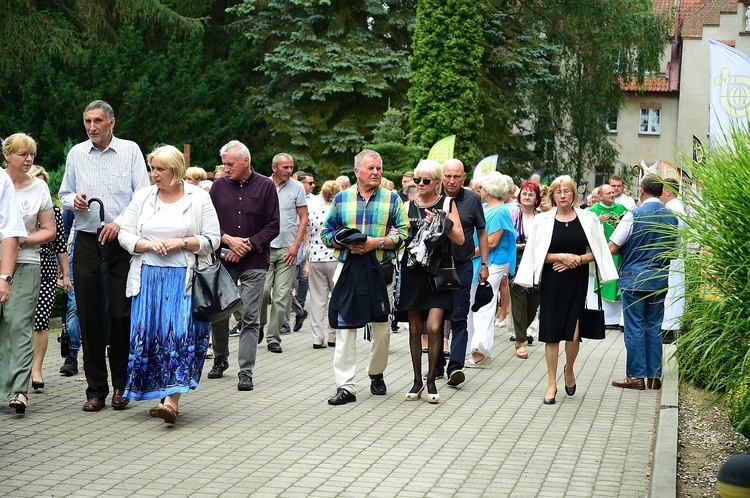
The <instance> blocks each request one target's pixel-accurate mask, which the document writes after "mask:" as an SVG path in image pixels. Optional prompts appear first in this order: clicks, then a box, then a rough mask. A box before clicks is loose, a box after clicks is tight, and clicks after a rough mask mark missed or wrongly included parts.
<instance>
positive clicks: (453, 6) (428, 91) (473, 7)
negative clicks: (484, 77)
mask: <svg viewBox="0 0 750 498" xmlns="http://www.w3.org/2000/svg"><path fill="white" fill-rule="evenodd" d="M481 40H482V16H481V14H480V10H479V6H478V3H477V2H476V1H474V0H448V1H447V2H443V1H438V0H423V1H420V2H419V5H418V8H417V22H416V26H415V28H414V44H413V54H412V56H411V58H410V59H409V62H410V64H411V67H412V70H413V71H414V76H413V77H412V81H411V88H409V94H408V95H409V102H410V104H411V107H412V111H411V114H410V116H409V119H410V122H411V130H412V137H411V143H412V144H413V145H421V146H423V147H431V146H432V145H433V144H434V143H435V142H437V141H438V140H440V139H441V138H443V137H446V136H448V135H456V146H455V152H454V155H455V156H456V157H458V158H460V159H462V160H466V159H467V157H469V155H470V152H471V151H472V145H473V142H474V139H475V137H476V136H477V134H478V133H479V130H481V128H482V123H483V118H482V115H481V114H480V113H479V112H478V111H479V96H478V91H479V90H478V83H477V81H478V79H479V74H480V70H481V66H480V61H481V57H482V53H483V46H482V44H481V43H480V42H481ZM472 155H473V154H472Z"/></svg>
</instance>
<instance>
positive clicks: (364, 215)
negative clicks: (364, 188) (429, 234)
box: [320, 185, 409, 263]
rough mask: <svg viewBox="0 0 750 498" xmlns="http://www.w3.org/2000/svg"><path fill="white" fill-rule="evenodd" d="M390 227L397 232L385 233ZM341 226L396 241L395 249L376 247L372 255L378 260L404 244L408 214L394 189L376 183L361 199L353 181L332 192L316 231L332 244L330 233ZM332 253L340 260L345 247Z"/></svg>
mask: <svg viewBox="0 0 750 498" xmlns="http://www.w3.org/2000/svg"><path fill="white" fill-rule="evenodd" d="M391 227H393V228H395V229H396V230H397V233H394V234H389V232H390V230H391ZM341 228H357V229H359V231H360V232H362V233H363V234H365V235H367V236H369V237H375V238H379V237H388V238H389V239H391V240H392V241H393V242H394V243H395V244H396V249H395V250H393V249H376V250H375V257H376V258H377V259H378V261H379V262H381V263H382V262H384V261H391V260H393V259H395V258H396V251H397V250H398V249H399V248H400V247H401V246H403V245H404V241H405V240H406V238H407V237H408V235H409V217H408V215H407V214H406V209H405V208H404V203H403V202H402V201H401V198H400V197H399V196H398V194H397V193H396V192H393V191H391V190H388V189H385V188H381V187H378V188H376V189H375V191H374V192H373V193H372V195H371V196H370V199H369V200H365V199H364V197H362V195H360V193H359V189H358V188H357V186H356V185H354V186H353V187H350V188H349V189H347V190H344V191H343V192H339V193H338V194H336V197H334V198H333V203H332V204H331V211H330V212H329V213H328V217H327V218H326V220H325V223H324V224H323V228H322V229H321V231H320V239H321V240H322V241H323V243H324V244H325V245H327V246H328V247H333V237H334V235H336V231H337V230H339V229H341ZM333 255H334V256H335V257H336V258H337V259H338V260H339V261H344V260H345V259H346V256H347V249H345V248H341V249H336V250H335V251H334V253H333Z"/></svg>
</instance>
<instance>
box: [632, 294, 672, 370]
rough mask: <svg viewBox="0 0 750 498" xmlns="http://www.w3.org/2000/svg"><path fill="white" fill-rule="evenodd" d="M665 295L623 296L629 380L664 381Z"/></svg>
mask: <svg viewBox="0 0 750 498" xmlns="http://www.w3.org/2000/svg"><path fill="white" fill-rule="evenodd" d="M665 296H666V292H665V291H662V292H658V293H657V292H654V291H629V290H626V291H624V292H623V293H622V314H623V321H624V324H625V328H624V334H625V349H626V350H627V352H628V358H627V363H626V365H627V366H626V375H627V376H628V377H632V378H641V379H643V378H648V379H656V378H661V366H662V365H661V361H662V341H661V322H662V319H663V317H664V297H665Z"/></svg>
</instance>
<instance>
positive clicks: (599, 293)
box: [594, 258, 602, 311]
mask: <svg viewBox="0 0 750 498" xmlns="http://www.w3.org/2000/svg"><path fill="white" fill-rule="evenodd" d="M594 271H595V272H596V281H597V282H598V283H599V285H598V286H595V287H596V288H595V289H594V292H595V293H596V295H597V296H598V297H599V311H601V310H602V279H601V277H600V276H599V265H598V264H596V258H594Z"/></svg>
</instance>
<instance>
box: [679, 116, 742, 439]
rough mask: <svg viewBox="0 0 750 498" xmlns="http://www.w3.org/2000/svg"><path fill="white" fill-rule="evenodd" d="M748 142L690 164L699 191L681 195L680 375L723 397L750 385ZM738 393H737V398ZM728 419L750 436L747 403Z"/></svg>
mask: <svg viewBox="0 0 750 498" xmlns="http://www.w3.org/2000/svg"><path fill="white" fill-rule="evenodd" d="M749 140H750V136H748V134H747V132H737V131H735V132H734V143H735V144H737V147H736V148H735V149H734V150H732V149H729V148H724V149H719V150H713V151H711V152H710V153H709V154H708V156H707V161H706V163H705V164H703V165H701V164H694V165H693V167H692V170H693V174H694V177H695V178H696V179H697V181H698V183H699V185H700V188H687V189H684V191H683V193H684V195H685V196H686V198H687V199H688V200H689V201H690V200H692V201H693V202H690V206H691V209H692V213H691V216H690V217H689V218H687V219H686V224H687V227H686V229H685V230H684V233H683V237H684V241H685V245H686V247H687V248H689V250H688V251H686V255H685V267H686V269H687V271H686V273H685V283H686V296H687V298H688V302H687V304H686V306H685V312H684V315H683V321H682V329H683V330H682V332H681V334H680V336H679V337H678V340H677V352H676V355H677V359H678V361H679V364H680V370H681V375H682V376H683V377H684V378H685V379H686V380H687V381H688V382H695V383H697V384H699V385H701V386H705V387H706V388H708V389H710V390H713V391H715V392H717V393H719V394H720V395H723V394H724V393H727V392H731V391H735V392H742V391H741V389H742V386H743V383H744V382H746V381H747V379H748V378H750V362H748V359H749V358H750V340H749V337H748V330H750V307H748V306H747V303H748V302H750V285H749V282H750V220H748V218H747V216H744V213H745V211H746V210H747V205H748V202H750V193H748V191H747V190H746V189H743V188H738V185H746V184H747V182H750V150H748V148H747V147H746V146H745V145H744V144H747V143H748V141H749ZM738 390H740V391H738ZM735 404H736V405H737V406H741V407H744V408H742V410H741V413H739V414H735V415H733V417H734V420H735V421H736V424H737V429H738V430H739V431H740V432H748V431H750V410H748V405H750V402H748V401H747V399H746V397H745V399H744V401H743V402H742V403H735Z"/></svg>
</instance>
